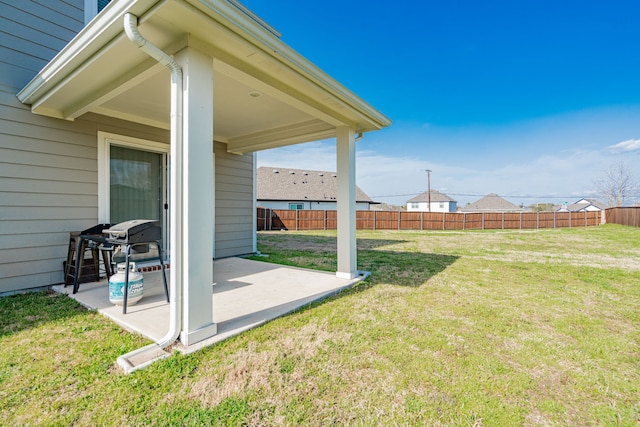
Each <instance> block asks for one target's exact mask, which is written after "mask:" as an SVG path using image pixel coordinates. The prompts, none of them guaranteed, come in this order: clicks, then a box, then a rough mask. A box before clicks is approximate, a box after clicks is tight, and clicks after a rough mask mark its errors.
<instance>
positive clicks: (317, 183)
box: [256, 166, 376, 203]
mask: <svg viewBox="0 0 640 427" xmlns="http://www.w3.org/2000/svg"><path fill="white" fill-rule="evenodd" d="M256 181H257V183H256V184H257V199H258V200H287V201H313V202H330V201H336V195H337V188H338V185H337V182H338V180H337V174H336V173H335V172H327V171H317V170H309V169H291V168H272V167H264V166H263V167H259V168H258V175H257V180H256ZM356 201H357V202H369V203H376V202H374V201H373V200H371V199H370V198H369V196H367V195H366V194H365V192H364V191H362V190H361V189H360V188H359V187H358V186H357V185H356Z"/></svg>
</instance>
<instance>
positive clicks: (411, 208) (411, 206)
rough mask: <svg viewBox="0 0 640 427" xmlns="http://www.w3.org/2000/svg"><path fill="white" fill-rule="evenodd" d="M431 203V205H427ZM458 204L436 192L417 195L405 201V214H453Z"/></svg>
mask: <svg viewBox="0 0 640 427" xmlns="http://www.w3.org/2000/svg"><path fill="white" fill-rule="evenodd" d="M429 203H431V205H429ZM457 205H458V202H456V201H455V200H453V199H452V198H451V197H449V196H447V195H446V194H443V193H441V192H439V191H437V190H431V194H429V192H428V191H425V192H424V193H421V194H418V195H417V196H416V197H414V198H412V199H409V200H407V212H455V211H456V209H457Z"/></svg>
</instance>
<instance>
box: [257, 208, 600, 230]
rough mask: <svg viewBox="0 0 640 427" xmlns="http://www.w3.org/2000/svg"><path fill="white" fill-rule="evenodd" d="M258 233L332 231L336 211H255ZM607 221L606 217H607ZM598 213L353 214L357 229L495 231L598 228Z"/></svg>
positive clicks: (335, 221)
mask: <svg viewBox="0 0 640 427" xmlns="http://www.w3.org/2000/svg"><path fill="white" fill-rule="evenodd" d="M257 214H258V215H257V216H258V230H334V229H336V228H337V219H336V218H337V215H336V211H335V210H317V211H314V210H285V209H268V208H258V213H257ZM607 218H608V217H607ZM601 220H602V213H601V212H597V211H596V212H477V213H476V212H404V211H356V228H357V229H358V230H495V229H503V230H506V229H535V228H561V227H588V226H593V225H599V224H600V222H601Z"/></svg>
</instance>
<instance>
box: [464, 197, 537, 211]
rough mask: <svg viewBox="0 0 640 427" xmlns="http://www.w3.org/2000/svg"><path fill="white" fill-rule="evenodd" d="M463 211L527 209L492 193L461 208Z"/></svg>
mask: <svg viewBox="0 0 640 427" xmlns="http://www.w3.org/2000/svg"><path fill="white" fill-rule="evenodd" d="M460 210H461V211H462V212H524V211H525V209H523V208H521V207H520V206H518V205H514V204H513V203H511V202H509V201H507V200H505V199H503V198H502V197H500V196H498V195H497V194H495V193H490V194H487V195H486V196H484V197H483V198H481V199H478V200H476V201H475V202H473V203H471V204H469V205H467V206H465V207H464V208H462V209H460Z"/></svg>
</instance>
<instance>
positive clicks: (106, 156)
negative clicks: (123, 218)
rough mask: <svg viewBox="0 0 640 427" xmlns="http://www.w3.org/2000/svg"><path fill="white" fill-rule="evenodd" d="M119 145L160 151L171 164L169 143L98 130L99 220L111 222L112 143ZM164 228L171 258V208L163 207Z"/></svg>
mask: <svg viewBox="0 0 640 427" xmlns="http://www.w3.org/2000/svg"><path fill="white" fill-rule="evenodd" d="M112 144H113V145H118V146H121V147H125V148H133V149H138V150H144V151H150V152H154V153H159V154H162V155H164V156H165V162H164V163H165V166H167V167H168V165H169V160H170V159H169V151H170V146H169V144H163V143H161V142H157V141H150V140H147V139H140V138H134V137H131V136H125V135H119V134H115V133H109V132H102V131H98V222H99V223H101V224H102V223H110V222H111V221H110V217H111V214H110V209H109V200H111V185H110V182H111V163H110V160H111V145H112ZM168 174H169V171H168V170H165V171H164V173H163V176H162V188H163V190H164V193H165V194H164V197H165V203H168V202H169V186H168V182H167V180H168ZM161 222H162V230H163V239H162V243H163V246H164V248H163V251H164V253H165V257H166V258H167V259H168V258H169V252H170V244H169V243H170V242H169V239H168V238H167V237H168V235H169V234H168V224H169V210H167V209H162V219H161Z"/></svg>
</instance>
